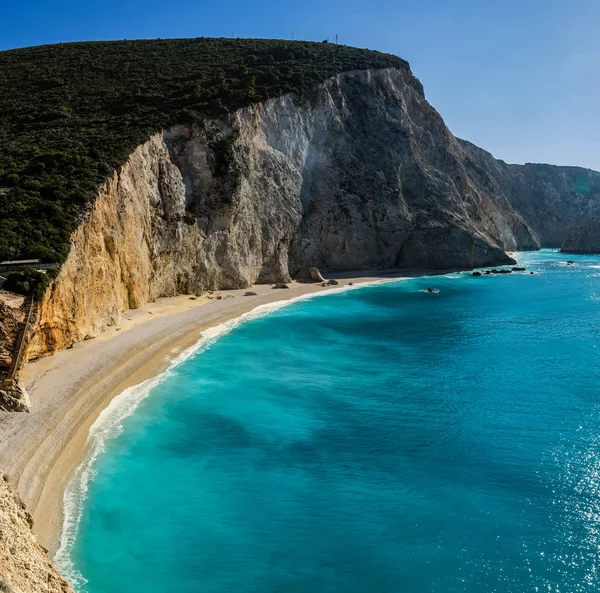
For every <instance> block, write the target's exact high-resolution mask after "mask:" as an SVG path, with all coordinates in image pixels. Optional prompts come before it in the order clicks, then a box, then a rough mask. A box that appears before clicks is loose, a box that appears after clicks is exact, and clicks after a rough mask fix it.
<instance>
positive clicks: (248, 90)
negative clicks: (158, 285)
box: [0, 38, 408, 261]
mask: <svg viewBox="0 0 600 593" xmlns="http://www.w3.org/2000/svg"><path fill="white" fill-rule="evenodd" d="M389 67H394V68H398V69H408V64H407V63H406V62H405V61H404V60H401V59H400V58H397V57H395V56H390V55H385V54H381V53H378V52H374V51H368V50H359V49H355V48H351V47H346V46H338V45H332V44H321V43H308V42H288V41H269V40H237V39H204V38H200V39H178V40H153V41H117V42H98V43H94V42H92V43H68V44H59V45H47V46H41V47H31V48H26V49H18V50H12V51H4V52H0V88H2V92H1V93H0V113H2V118H0V188H4V189H0V261H1V260H2V259H7V258H9V257H16V256H32V257H42V258H43V259H45V260H48V261H56V260H60V261H62V260H64V259H65V258H66V256H67V254H68V250H69V239H70V236H71V233H72V232H73V231H74V230H75V228H76V227H77V225H78V224H79V222H81V220H82V219H83V217H84V214H85V212H86V210H87V206H88V205H89V204H90V203H92V202H93V199H94V197H95V195H96V192H97V189H98V187H99V186H100V185H101V184H102V182H104V181H105V180H106V179H108V178H109V177H110V175H111V174H112V171H113V170H115V169H116V168H118V167H119V166H121V165H123V164H125V162H126V161H127V159H128V158H129V155H130V154H131V153H132V152H133V151H134V150H135V149H136V147H137V146H139V145H141V144H143V143H144V142H146V141H147V140H148V138H149V137H150V136H151V135H152V134H154V133H156V132H159V131H160V130H162V129H164V128H166V127H169V126H170V125H172V124H174V123H186V122H192V121H201V120H203V119H204V118H207V117H211V118H215V117H222V116H226V115H227V114H229V113H233V112H234V111H236V110H237V109H240V108H242V107H245V106H247V105H250V104H252V103H260V102H262V101H265V100H267V99H269V98H272V97H278V96H281V95H283V94H285V93H290V92H294V93H296V94H298V95H302V94H303V93H304V92H306V91H307V90H309V89H312V88H314V87H315V86H316V85H318V84H319V83H321V82H323V81H324V80H327V79H329V78H331V77H332V76H336V75H337V74H339V73H341V72H345V71H348V70H355V69H368V68H389Z"/></svg>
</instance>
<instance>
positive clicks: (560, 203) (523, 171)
mask: <svg viewBox="0 0 600 593" xmlns="http://www.w3.org/2000/svg"><path fill="white" fill-rule="evenodd" d="M460 144H461V146H462V148H463V149H464V151H465V154H466V158H467V160H468V161H470V162H471V163H473V164H474V165H475V166H477V167H478V168H480V169H481V170H482V171H484V172H485V174H486V175H487V176H489V177H490V178H493V180H494V183H496V184H497V186H498V187H499V188H500V190H501V192H502V193H503V194H504V196H505V197H506V201H507V202H508V203H509V204H510V206H511V207H512V208H513V209H514V210H516V211H517V212H519V214H520V215H521V216H522V217H523V219H524V220H525V221H527V224H528V225H529V227H530V228H532V229H534V230H535V232H536V234H537V235H538V236H539V239H540V243H541V245H542V246H543V247H560V246H561V245H562V243H563V241H564V240H565V238H566V237H567V235H568V233H569V232H570V231H571V229H572V227H573V225H575V224H577V223H578V222H579V221H580V220H582V219H585V218H588V217H590V216H600V173H599V172H597V171H591V170H590V169H583V168H581V167H558V166H554V165H540V164H531V163H529V164H526V165H508V164H506V163H505V162H504V161H500V160H497V159H495V158H494V157H493V156H492V155H491V154H490V153H489V152H487V151H485V150H483V149H481V148H479V147H478V146H475V145H474V144H471V143H470V142H466V141H464V140H461V141H460Z"/></svg>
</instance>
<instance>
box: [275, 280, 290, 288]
mask: <svg viewBox="0 0 600 593" xmlns="http://www.w3.org/2000/svg"><path fill="white" fill-rule="evenodd" d="M271 288H278V289H279V288H289V286H288V285H287V284H284V283H283V282H278V283H277V284H275V286H271Z"/></svg>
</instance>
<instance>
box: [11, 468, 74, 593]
mask: <svg viewBox="0 0 600 593" xmlns="http://www.w3.org/2000/svg"><path fill="white" fill-rule="evenodd" d="M32 527H33V519H32V518H31V515H30V514H29V513H28V512H27V510H26V509H25V505H24V504H23V502H22V501H21V499H20V498H19V497H18V496H17V495H16V494H15V493H13V492H12V490H11V488H10V486H9V485H8V483H7V482H6V479H5V478H4V477H3V476H2V474H1V473H0V591H1V592H3V593H72V590H71V587H70V586H69V585H68V583H67V582H66V581H65V580H64V579H63V578H62V577H61V576H60V575H59V574H58V572H57V570H56V569H55V568H54V566H53V565H52V563H51V562H50V560H49V559H48V554H47V551H46V550H45V549H44V548H43V547H42V546H41V545H40V544H38V543H37V541H36V539H35V536H34V535H33V532H32Z"/></svg>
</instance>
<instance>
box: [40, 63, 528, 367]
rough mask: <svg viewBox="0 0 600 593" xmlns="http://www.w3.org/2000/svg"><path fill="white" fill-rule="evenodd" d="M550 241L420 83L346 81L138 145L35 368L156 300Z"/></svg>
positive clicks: (51, 301) (100, 201)
mask: <svg viewBox="0 0 600 593" xmlns="http://www.w3.org/2000/svg"><path fill="white" fill-rule="evenodd" d="M538 245H539V243H538V239H537V236H536V234H535V232H533V231H532V230H531V228H530V227H529V226H528V225H527V223H526V222H525V221H524V220H523V218H522V217H521V216H520V214H518V213H517V212H516V211H515V210H514V209H512V208H511V206H510V204H508V202H507V201H506V199H505V197H504V195H503V194H502V192H501V190H500V189H499V188H498V187H497V185H495V184H494V183H493V182H492V181H490V180H489V179H488V178H487V177H486V176H485V175H484V174H483V173H482V172H481V170H479V169H478V168H477V167H473V166H472V164H471V163H469V162H466V161H465V159H464V150H463V148H462V146H461V145H460V143H459V142H458V141H457V140H456V139H455V138H454V136H452V134H451V133H450V132H449V131H448V129H447V128H446V126H445V125H444V122H443V121H442V119H441V117H440V116H439V114H438V113H437V112H436V111H435V110H434V109H433V108H432V107H431V106H430V105H429V103H427V101H426V100H425V97H424V95H423V89H422V87H421V85H420V83H419V82H418V80H417V79H416V78H414V77H413V76H412V74H410V71H408V70H397V69H386V70H376V71H357V72H348V73H345V74H341V75H339V76H337V77H336V78H333V79H331V80H329V81H328V82H326V83H325V84H323V85H321V86H319V87H318V88H316V89H315V90H314V91H313V92H312V93H311V94H310V95H307V96H303V97H302V98H298V97H296V96H294V95H286V96H283V97H280V98H276V99H272V100H269V101H267V102H265V103H262V104H258V105H255V106H252V107H248V108H245V109H241V110H239V111H237V112H235V113H233V114H232V115H231V116H229V117H228V118H226V119H223V120H219V121H207V122H205V123H204V124H202V125H189V126H184V125H181V126H175V127H172V128H170V129H167V130H164V131H163V132H162V133H159V134H156V135H154V136H153V137H152V138H150V139H149V140H148V142H146V143H145V144H144V145H142V146H140V147H139V148H138V149H137V150H136V151H135V152H134V153H133V154H132V155H131V157H130V159H129V161H128V162H127V163H126V164H125V165H124V166H123V167H121V168H120V169H119V170H118V171H115V173H114V174H113V176H112V178H111V179H110V180H109V181H107V183H106V184H105V185H104V186H103V187H102V188H101V190H100V192H99V195H98V198H97V199H96V201H95V203H94V206H93V209H92V210H91V212H90V214H89V216H88V218H87V220H86V221H85V222H84V223H83V224H82V225H81V226H80V227H79V229H78V230H77V231H76V232H75V234H74V235H73V238H72V247H71V251H70V254H69V257H68V259H67V261H66V263H65V264H64V265H63V267H62V269H61V272H60V275H59V277H58V278H57V280H56V281H55V282H54V283H53V286H52V287H51V289H50V290H49V291H48V292H47V294H46V297H45V298H44V301H43V303H42V306H41V310H40V324H39V329H38V332H37V334H36V336H35V337H34V340H33V343H32V346H31V348H30V350H29V356H30V357H35V356H39V355H43V354H45V353H47V352H52V351H54V350H56V349H60V348H64V347H66V346H68V345H69V344H71V343H73V342H77V341H80V340H84V339H86V338H90V337H93V336H95V335H97V334H98V332H100V331H101V330H102V329H103V328H104V327H105V326H107V325H110V324H114V323H116V321H117V320H118V319H119V316H120V315H121V313H122V312H123V311H124V310H126V309H127V308H135V307H139V306H140V305H142V304H144V303H146V302H148V301H152V300H154V299H156V298H157V297H159V296H168V295H174V294H177V293H182V292H183V293H188V292H197V291H201V290H204V289H209V288H212V289H215V288H234V287H245V286H248V285H250V284H252V283H255V282H278V281H286V280H288V279H289V278H290V276H295V275H302V274H305V273H306V272H307V270H308V268H309V267H311V266H316V267H318V268H321V269H324V270H330V271H332V270H334V271H335V270H349V269H361V268H363V269H366V268H370V269H383V268H392V267H417V266H420V267H431V268H448V267H461V268H468V267H473V266H482V265H496V264H502V263H509V262H510V261H511V260H510V259H509V258H508V257H507V256H506V254H505V250H507V249H508V250H512V249H528V248H536V247H538Z"/></svg>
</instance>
